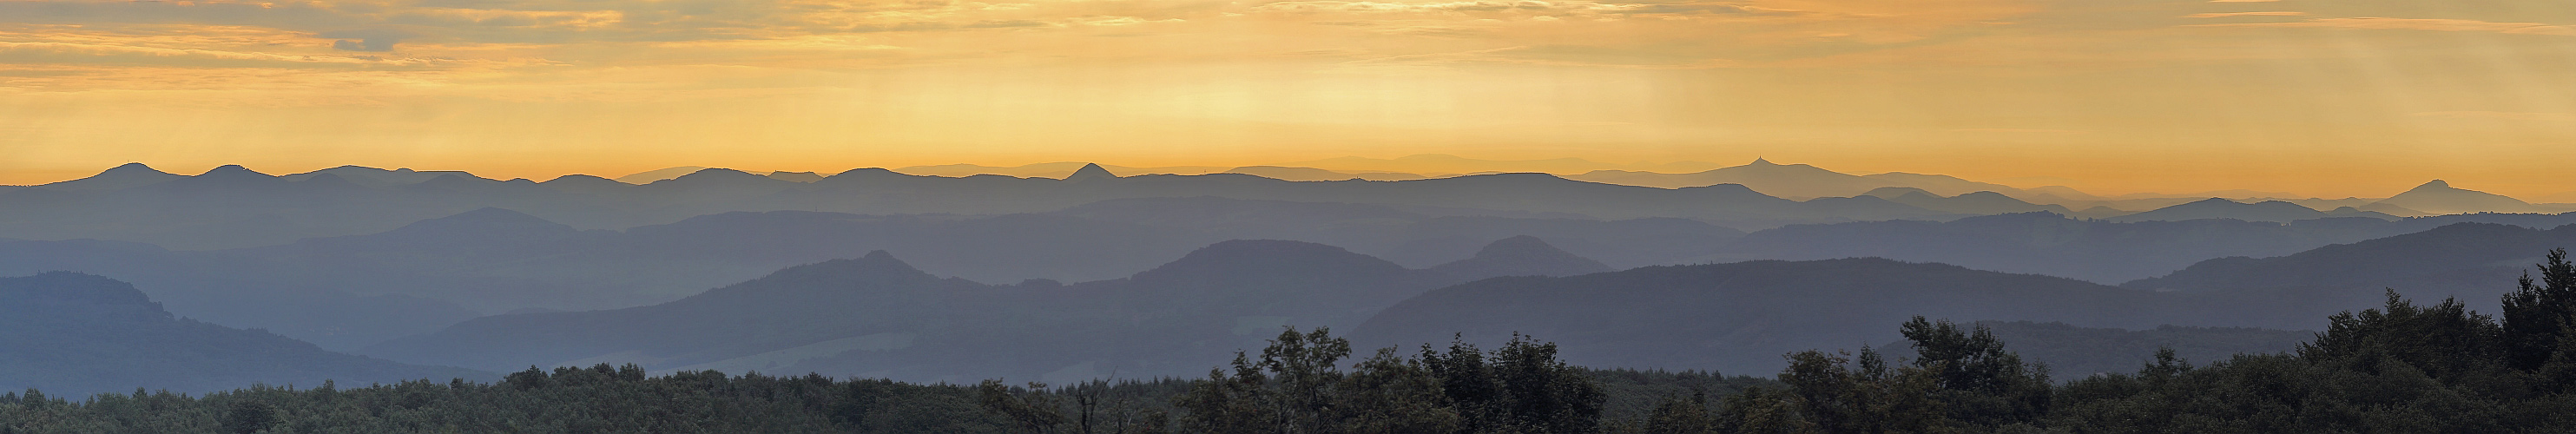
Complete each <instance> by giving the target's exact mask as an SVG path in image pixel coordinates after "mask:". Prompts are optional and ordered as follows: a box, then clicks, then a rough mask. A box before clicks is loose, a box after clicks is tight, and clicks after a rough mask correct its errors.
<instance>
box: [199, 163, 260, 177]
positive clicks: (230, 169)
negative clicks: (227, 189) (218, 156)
mask: <svg viewBox="0 0 2576 434" xmlns="http://www.w3.org/2000/svg"><path fill="white" fill-rule="evenodd" d="M234 174H253V175H259V176H268V174H266V173H259V171H257V170H250V168H248V167H242V165H239V164H226V165H222V166H216V167H215V168H213V169H206V173H200V174H197V176H206V175H234Z"/></svg>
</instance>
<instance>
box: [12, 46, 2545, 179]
mask: <svg viewBox="0 0 2576 434" xmlns="http://www.w3.org/2000/svg"><path fill="white" fill-rule="evenodd" d="M2570 72H2576V3H2570V2H2566V1H2562V0H2465V1H2444V2H2426V1H2420V0H2351V1H2331V2H2329V1H2320V0H2279V1H2247V0H2220V1H2205V0H2109V1H2077V0H2063V1H2047V0H2028V1H2022V0H1959V1H1929V0H1922V1H1912V0H1909V1H1887V0H1876V1H1869V0H1744V1H1664V0H1590V1H1586V0H1513V1H1503V0H1466V1H1390V2H1374V1H1335V0H1289V1H1231V2H1228V1H1176V0H993V1H990V2H973V1H944V0H925V1H833V0H669V1H651V2H643V1H609V0H381V1H380V0H359V1H275V2H254V1H89V0H0V119H6V120H7V121H6V122H0V151H5V154H6V155H7V157H6V158H0V184H7V185H23V184H37V183H45V182H53V181H60V180H65V179H71V178H78V177H81V176H87V175H89V174H93V173H96V172H98V171H99V170H103V169H106V168H108V167H112V166H115V165H118V164H123V163H126V162H133V161H140V162H144V163H148V164H151V165H153V166H154V167H157V168H161V169H162V170H166V171H171V172H174V173H187V174H193V173H197V172H200V171H203V170H205V169H206V168H211V167H214V166H217V165H222V164H243V165H246V166H248V167H250V168H252V169H255V170H260V171H263V172H268V173H272V174H283V173H295V172H304V171H311V170H317V169H322V168H327V167H333V166H340V165H365V166H373V167H383V168H396V167H408V168H414V169H421V170H465V171H471V172H474V173H477V174H481V175H483V176H487V177H496V178H502V179H508V178H531V179H539V180H543V179H549V178H553V177H555V176H559V175H563V174H573V173H585V174H593V175H603V176H616V175H623V174H627V173H634V172H640V171H645V170H652V169H659V168H664V167H672V166H711V167H732V168H739V169H744V170H787V171H819V172H826V173H830V172H839V171H842V170H847V169H852V168H860V167H889V168H891V167H902V166H913V165H936V164H952V163H972V164H984V165H994V166H1013V165H1020V164H1030V163H1044V162H1057V161H1093V162H1100V163H1104V164H1116V165H1124V166H1175V165H1193V166H1239V165H1259V164H1278V163H1286V162H1295V161H1307V160H1318V159H1326V158H1334V157H1343V156H1362V157H1371V158H1393V157H1400V156H1404V155H1413V154H1449V155H1457V156H1462V157H1468V158H1478V159H1494V160H1519V159H1548V158H1566V157H1576V158H1584V159H1588V160H1593V161H1599V162H1609V163H1638V162H1645V163H1660V162H1677V161H1704V162H1712V163H1720V164H1722V165H1729V166H1731V165H1737V164H1743V163H1744V162H1746V161H1751V160H1752V159H1754V158H1757V157H1758V158H1768V159H1770V160H1771V161H1777V162H1782V163H1804V164H1813V165H1816V166H1819V167H1823V168H1827V169H1832V170H1837V171H1842V172H1845V173H1852V174H1871V173H1882V172H1913V173H1937V174H1946V175H1953V176H1959V177H1963V178H1967V179H1972V180H1981V181H1988V182H1998V183H2004V184H2010V185H2016V186H2025V187H2031V186H2039V185H2049V184H2064V185H2068V186H2072V187H2075V188H2078V189H2083V190H2085V191H2088V192H2095V193H2100V194H2121V193H2132V192H2147V191H2155V192H2170V193H2183V192H2195V191H2209V190H2222V189H2248V190H2262V191H2286V192H2295V193H2298V194H2303V195H2310V196H2316V197H2328V198H2339V197H2347V196H2360V197H2385V196H2387V195H2391V194H2395V193H2397V192H2399V191H2403V190H2404V189H2406V188H2409V187H2413V186H2415V185H2417V184H2421V183H2423V182H2425V181H2427V180H2431V179H2437V178H2438V179H2445V180H2448V181H2450V182H2451V183H2452V184H2453V185H2458V186H2461V187H2462V188H2469V189H2476V190H2482V191H2488V192H2494V193H2499V194H2507V195H2514V196H2517V197H2522V198H2525V199H2531V200H2535V201H2552V200H2550V199H2552V198H2556V197H2560V196H2563V198H2561V199H2557V200H2554V201H2576V195H2564V194H2565V193H2576V183H2570V182H2568V180H2567V177H2566V175H2564V173H2565V172H2566V169H2565V168H2564V166H2566V165H2567V164H2568V162H2570V161H2576V146H2569V145H2571V144H2576V74H2571V73H2570ZM1423 171H1425V172H1434V170H1423ZM2017 179H2037V180H2063V181H2064V182H2045V181H2028V182H2023V181H2014V180H2017Z"/></svg>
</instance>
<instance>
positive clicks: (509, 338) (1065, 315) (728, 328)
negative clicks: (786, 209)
mask: <svg viewBox="0 0 2576 434" xmlns="http://www.w3.org/2000/svg"><path fill="white" fill-rule="evenodd" d="M1500 244H1501V245H1500V246H1497V247H1496V248H1494V249H1490V250H1492V251H1493V252H1495V253H1496V254H1497V255H1503V256H1512V255H1522V254H1527V253H1529V252H1531V251H1532V250H1533V248H1537V247H1543V243H1540V244H1536V245H1533V244H1531V243H1530V242H1529V240H1511V241H1507V242H1503V243H1500ZM1518 259H1521V260H1522V261H1521V262H1520V263H1522V264H1530V265H1534V266H1540V267H1546V268H1559V269H1562V268H1566V267H1567V266H1566V265H1564V264H1559V263H1551V262H1548V261H1547V260H1530V259H1531V258H1518ZM1553 259H1555V260H1565V261H1569V262H1574V263H1581V262H1588V260H1583V259H1581V258H1564V257H1557V258H1553ZM1486 260H1487V261H1489V262H1490V261H1497V260H1498V259H1495V258H1486ZM1470 261H1475V260H1473V259H1471V260H1470ZM1596 265H1597V264H1596ZM1475 268H1476V267H1472V266H1462V267H1456V268H1452V269H1449V270H1442V271H1434V270H1416V269H1406V268H1404V267H1402V266H1398V265H1396V264H1394V263H1390V262H1386V261H1384V260H1380V259H1377V258H1373V257H1369V256H1366V255H1360V254H1356V253H1351V252H1349V251H1347V250H1343V249H1341V248H1338V247H1332V246H1326V245H1321V244H1314V243H1304V242H1295V241H1279V240H1236V241H1226V242H1221V243H1216V244H1211V245H1208V246H1206V247H1204V248H1200V249H1197V250H1196V251H1192V252H1190V253H1189V254H1187V255H1184V256H1182V257H1181V258H1180V259H1178V260H1174V261H1172V262H1170V263H1168V264H1164V265H1162V266H1160V267H1156V268H1154V269H1151V270H1146V271H1144V272H1140V273H1136V274H1135V275H1133V276H1130V277H1127V278H1121V279H1110V280H1100V281H1091V282H1082V283H1074V284H1060V283H1053V282H1051V281H1033V282H1030V283H1025V284H1019V285H986V284H981V283H976V282H972V281H967V280H962V279H954V278H946V279H943V278H939V277H935V276H933V275H932V274H930V273H926V272H923V271H921V270H919V269H917V268H914V267H912V266H910V265H909V264H906V263H905V262H904V261H901V260H897V259H895V258H894V256H893V255H891V254H888V253H886V252H882V251H879V252H871V253H869V254H867V255H865V256H864V257H861V258H858V259H846V260H832V261H824V262H820V263H815V264H809V265H801V266H796V267H789V268H787V269H784V270H780V271H778V272H776V273H772V274H770V275H769V276H766V277H761V278H758V279H753V280H750V281H746V282H742V283H739V284H734V285H729V286H725V287H721V288H717V289H713V290H708V291H706V292H705V293H701V294H698V295H694V296H690V297H687V298H683V299H680V300H677V301H672V302H669V303H663V304H657V305H652V306H644V307H636V308H628V309H616V310H603V311H589V312H556V313H534V314H515V315H501V316H494V317H486V318H480V319H476V320H472V321H467V322H464V323H461V324H458V325H456V326H454V327H450V328H448V329H447V330H444V331H441V332H439V333H436V334H432V335H427V336H419V337H413V338H405V339H400V340H395V341H392V342H387V343H384V344H381V345H377V346H375V347H372V348H370V349H369V350H368V354H375V355H381V356H385V357H391V358H395V359H398V360H415V361H435V362H436V363H449V364H457V365H463V366H482V367H490V368H492V369H500V368H505V367H509V366H525V365H529V364H536V365H553V364H563V363H570V364H586V363H598V362H617V363H622V362H634V363H639V364H643V365H645V366H646V367H648V368H651V369H657V370H671V369H691V368H723V369H733V370H742V369H758V370H762V371H765V372H766V371H780V370H788V371H796V372H804V371H820V372H825V373H833V374H839V375H847V374H859V373H866V374H867V375H872V376H890V377H894V378H906V379H918V380H950V381H962V380H969V379H976V378H986V377H991V376H1006V377H1011V378H1035V377H1036V376H1038V375H1041V374H1048V373H1067V372H1072V371H1079V374H1080V375H1081V376H1083V377H1086V378H1087V377H1089V376H1094V375H1106V374H1108V373H1110V372H1112V371H1115V372H1117V373H1118V375H1120V376H1124V377H1129V378H1134V377H1145V376H1156V375H1190V374H1194V373H1198V372H1204V370H1205V369H1206V367H1208V366H1213V364H1214V363H1219V362H1222V361H1223V359H1224V358H1225V357H1226V352H1227V351H1229V350H1231V349H1234V348H1243V347H1246V346H1252V345H1258V344H1259V343H1260V341H1261V339H1263V338H1265V337H1268V336H1270V335H1271V334H1272V333H1275V332H1276V331H1277V330H1278V328H1279V327H1282V326H1290V325H1294V326H1299V327H1301V328H1311V327H1317V326H1324V327H1337V328H1342V329H1348V328H1350V327H1352V326H1355V325H1357V324H1358V323H1359V322H1360V321H1361V320H1363V319H1365V318H1367V317H1368V316H1369V315H1370V314H1373V313H1375V312H1376V310H1377V309H1379V308H1383V307H1384V306H1387V305H1391V304H1394V303H1396V302H1397V301H1400V300H1403V299H1404V298H1406V297H1411V296H1413V295H1415V294H1420V293H1421V292H1423V291H1426V290H1429V289H1431V288H1435V287H1439V286H1442V285H1448V284H1453V283H1457V282H1462V281H1468V280H1475V279H1482V278H1487V277H1494V276H1492V275H1481V274H1474V273H1475V272H1476V270H1475ZM1515 274H1517V272H1515ZM1076 367H1080V369H1075V368H1076ZM1069 369H1070V370H1072V371H1067V370H1069Z"/></svg>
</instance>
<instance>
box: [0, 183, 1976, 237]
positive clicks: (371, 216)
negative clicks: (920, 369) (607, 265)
mask: <svg viewBox="0 0 2576 434" xmlns="http://www.w3.org/2000/svg"><path fill="white" fill-rule="evenodd" d="M1088 167H1091V170H1092V172H1090V173H1095V174H1098V175H1100V176H1093V177H1088V178H1079V177H1077V179H1064V180H1058V179H1045V178H1012V177H1004V176H990V175H983V176H969V177H963V178H948V177H934V176H917V175H905V174H900V173H895V172H892V171H886V170H882V169H859V170H852V171H848V172H843V173H839V174H833V175H831V176H827V177H822V178H821V179H818V180H810V181H811V182H801V181H797V180H788V179H780V178H777V177H773V176H763V175H756V174H752V173H746V172H741V171H735V170H727V169H705V170H699V171H696V172H691V173H689V174H687V175H682V176H679V177H675V178H671V179H666V180H661V181H654V182H651V183H649V184H643V185H633V184H626V183H621V182H616V181H612V180H608V179H605V178H598V177H592V176H583V175H573V176H565V177H561V178H556V179H553V180H549V181H546V182H542V183H540V182H533V181H527V180H510V181H495V180H488V179H482V178H476V177H472V176H469V175H463V174H458V173H437V174H435V175H434V176H433V175H432V174H431V173H429V172H410V171H400V170H391V171H389V170H378V169H368V168H335V169H328V170H325V171H322V172H314V173H309V174H298V175H289V176H282V177H281V176H269V175H265V174H260V173H257V172H252V171H250V170H248V169H244V168H241V167H240V166H225V167H222V168H217V169H215V170H211V171H208V172H207V173H204V174H200V175H194V176H179V175H171V174H167V173H161V172H158V171H154V170H151V169H149V168H145V167H141V166H138V165H128V166H124V167H120V168H117V169H113V170H109V171H107V172H105V173H101V174H100V175H99V176H94V177H91V178H84V179H81V180H75V181H66V182H63V183H57V184H48V185H41V186H34V187H29V188H22V189H15V190H14V191H9V192H7V193H5V194H0V237H8V238H20V239H35V240H63V239H78V238H94V239H106V240H122V241H137V242H146V243H152V244H155V245H160V246H164V247H169V248H173V249H181V250H204V249H219V248H237V247H252V246H266V245H277V244H284V243H287V242H291V241H294V240H296V239H301V238H311V237H322V236H340V235H354V234H366V233H375V232H382V231H386V230H391V229H394V228H397V227H400V226H402V225H405V224H409V223H411V222H414V221H419V220H423V219H428V218H435V217H440V216H446V215H453V214H457V213H462V212H465V211H470V210H474V209H478V208H485V207H499V208H507V209H513V210H519V211H522V212H526V213H529V214H532V215H537V216H540V217H543V218H545V219H547V220H550V221H555V222H561V223H565V224H568V225H571V226H573V227H576V228H583V229H615V228H627V227H634V226H641V225H650V224H661V223H668V222H673V221H678V220H680V219H684V218H688V217H693V216H699V215H707V214H717V213H723V212H733V211H777V210H802V211H825V212H852V213H869V214H933V213H948V214H975V215H993V214H1011V213H1031V212H1047V211H1055V210H1060V209H1064V208H1068V207H1073V206H1077V205H1083V204H1087V203H1093V202H1100V201H1104V200H1113V199H1142V198H1171V197H1202V196H1205V197H1222V198H1230V199H1243V200H1273V201H1292V202H1327V203H1354V204H1378V205H1390V206H1401V207H1408V208H1407V210H1408V211H1412V212H1424V211H1425V210H1442V212H1445V213H1447V214H1445V215H1465V216H1512V217H1551V218H1588V219H1602V220H1623V219H1636V218H1654V217H1664V218H1686V219H1695V220H1700V221H1704V222H1708V223H1712V224H1718V225H1723V226H1730V227H1752V228H1759V227H1770V226H1778V225H1782V224H1791V223H1819V222H1838V221H1865V220H1884V219H1898V218H1951V217H1956V216H1957V215H1954V214H1951V213H1945V212H1940V211H1933V210H1926V209H1922V208H1917V207H1913V206H1909V205H1904V204H1900V203H1895V202H1889V201H1886V200H1884V199H1880V198H1876V197H1857V198H1824V199H1815V200H1808V201H1794V200H1786V199H1780V198H1775V197H1771V196H1766V195H1763V194H1761V193H1757V192H1754V191H1752V190H1750V189H1746V188H1744V187H1743V186H1738V185H1723V184H1721V185H1715V186H1704V187H1691V188H1682V189H1663V188H1651V187H1636V186H1622V185H1611V184H1600V183H1591V182H1582V181H1574V180H1567V179H1563V178H1559V177H1556V176H1553V175H1545V174H1534V173H1515V174H1493V175H1473V176H1460V177H1452V178H1441V179H1420V180H1407V181H1358V180H1353V181H1317V182H1296V181H1284V180H1277V179H1270V178H1263V177H1258V176H1251V175H1243V174H1208V175H1141V176H1123V177H1122V176H1117V175H1115V174H1114V172H1110V171H1108V170H1107V169H1106V168H1100V167H1097V166H1088ZM325 172H327V173H325ZM818 176H819V175H818ZM1068 176H1070V175H1068ZM421 177H428V179H427V180H421V181H417V182H409V183H401V182H407V181H412V180H415V179H418V178H421ZM353 179H365V180H367V181H364V182H360V181H353Z"/></svg>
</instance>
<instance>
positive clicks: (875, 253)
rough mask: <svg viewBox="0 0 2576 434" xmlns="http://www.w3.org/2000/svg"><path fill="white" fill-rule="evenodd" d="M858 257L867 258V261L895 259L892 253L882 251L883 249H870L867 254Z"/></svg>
mask: <svg viewBox="0 0 2576 434" xmlns="http://www.w3.org/2000/svg"><path fill="white" fill-rule="evenodd" d="M859 259H863V260H869V261H892V260H896V259H894V253H891V252H887V251H884V250H872V251H869V252H868V255H867V256H861V257H859Z"/></svg>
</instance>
